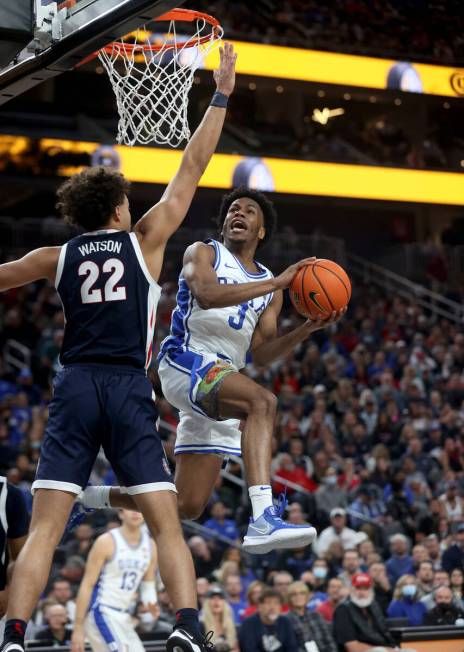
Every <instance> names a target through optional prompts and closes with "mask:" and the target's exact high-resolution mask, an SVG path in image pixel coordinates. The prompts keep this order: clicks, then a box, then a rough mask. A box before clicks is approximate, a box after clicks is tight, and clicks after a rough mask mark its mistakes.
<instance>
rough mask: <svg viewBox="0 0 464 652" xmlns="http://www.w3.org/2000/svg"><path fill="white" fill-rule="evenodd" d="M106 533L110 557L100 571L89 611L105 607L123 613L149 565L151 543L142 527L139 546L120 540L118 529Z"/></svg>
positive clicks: (121, 535) (121, 536)
mask: <svg viewBox="0 0 464 652" xmlns="http://www.w3.org/2000/svg"><path fill="white" fill-rule="evenodd" d="M110 533H111V536H112V537H113V543H114V553H113V556H112V557H111V559H109V560H108V561H107V562H106V563H105V565H104V566H103V568H102V570H101V573H100V577H99V578H98V582H97V583H96V585H95V587H94V590H93V594H92V599H91V604H90V608H93V607H95V606H106V607H112V608H113V609H118V610H119V611H127V610H128V609H129V607H130V606H131V604H132V602H133V601H134V598H135V595H136V593H137V590H138V588H139V586H140V582H141V581H142V578H143V576H144V575H145V573H146V572H147V569H148V566H149V565H150V560H151V555H152V543H151V540H150V537H149V535H148V533H147V529H146V527H142V528H141V533H140V534H141V537H140V543H139V544H138V545H137V546H133V545H131V544H130V543H129V542H128V541H127V540H126V539H125V538H124V536H123V534H122V530H121V528H115V529H114V530H110Z"/></svg>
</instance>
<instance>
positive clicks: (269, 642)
mask: <svg viewBox="0 0 464 652" xmlns="http://www.w3.org/2000/svg"><path fill="white" fill-rule="evenodd" d="M239 643H240V650H241V652H266V651H267V650H275V651H276V652H299V651H298V643H297V640H296V636H295V633H294V631H293V627H292V625H291V624H290V621H289V619H288V618H287V617H286V616H279V618H277V620H276V621H275V623H274V624H273V625H264V623H263V622H262V620H261V618H260V617H259V614H255V615H254V616H250V617H249V618H245V620H244V621H243V623H242V625H241V627H240V632H239ZM279 643H280V647H278V644H279Z"/></svg>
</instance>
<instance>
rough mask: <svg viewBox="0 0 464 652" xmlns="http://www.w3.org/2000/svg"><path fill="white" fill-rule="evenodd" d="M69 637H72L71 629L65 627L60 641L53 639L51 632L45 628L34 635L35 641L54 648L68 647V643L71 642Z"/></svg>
mask: <svg viewBox="0 0 464 652" xmlns="http://www.w3.org/2000/svg"><path fill="white" fill-rule="evenodd" d="M71 636H72V629H71V628H70V627H65V630H64V638H63V640H62V641H60V639H58V638H56V637H55V635H54V634H53V632H52V630H51V629H50V628H49V627H47V629H44V630H42V631H41V632H39V633H38V634H37V635H36V637H35V640H36V641H43V642H44V644H45V643H47V644H48V645H49V646H52V647H54V646H57V645H69V643H70V642H71Z"/></svg>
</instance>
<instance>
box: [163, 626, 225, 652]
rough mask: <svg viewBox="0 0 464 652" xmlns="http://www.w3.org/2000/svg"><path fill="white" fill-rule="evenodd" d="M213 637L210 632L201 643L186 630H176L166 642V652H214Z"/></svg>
mask: <svg viewBox="0 0 464 652" xmlns="http://www.w3.org/2000/svg"><path fill="white" fill-rule="evenodd" d="M212 635H213V633H212V632H208V634H207V635H206V636H205V638H204V639H203V640H202V641H200V640H199V639H198V638H196V637H195V636H193V635H192V634H190V632H187V630H185V629H181V628H179V629H175V630H174V631H173V632H172V634H171V636H170V637H169V638H168V640H167V642H166V652H214V649H215V648H214V645H213V644H212V642H211V638H212Z"/></svg>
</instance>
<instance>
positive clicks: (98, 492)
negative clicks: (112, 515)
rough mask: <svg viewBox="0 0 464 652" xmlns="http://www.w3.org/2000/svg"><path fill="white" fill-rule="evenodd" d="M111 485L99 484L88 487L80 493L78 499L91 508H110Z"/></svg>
mask: <svg viewBox="0 0 464 652" xmlns="http://www.w3.org/2000/svg"><path fill="white" fill-rule="evenodd" d="M110 491H111V487H106V486H102V485H98V486H96V487H86V488H85V489H84V490H83V491H81V493H80V494H79V495H78V497H77V500H78V501H79V502H80V503H82V505H84V507H90V508H91V509H108V508H111V504H110Z"/></svg>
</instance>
